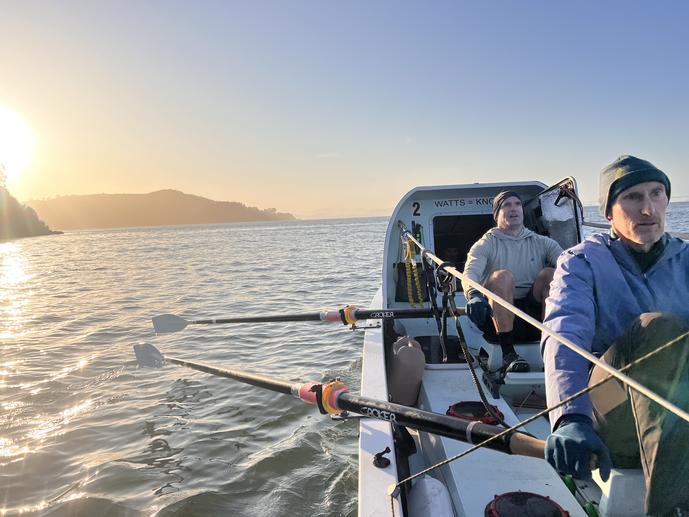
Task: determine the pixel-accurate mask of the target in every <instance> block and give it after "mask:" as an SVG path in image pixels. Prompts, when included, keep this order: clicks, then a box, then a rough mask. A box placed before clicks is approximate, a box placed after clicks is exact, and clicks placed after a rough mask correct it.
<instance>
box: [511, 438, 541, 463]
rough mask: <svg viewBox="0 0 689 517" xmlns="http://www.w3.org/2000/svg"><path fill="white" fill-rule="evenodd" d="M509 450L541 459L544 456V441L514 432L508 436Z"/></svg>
mask: <svg viewBox="0 0 689 517" xmlns="http://www.w3.org/2000/svg"><path fill="white" fill-rule="evenodd" d="M510 451H511V452H512V454H519V455H521V456H531V457H533V458H540V459H543V458H545V442H544V441H543V440H539V439H538V438H534V437H533V436H529V435H528V434H524V433H514V434H513V435H512V437H511V438H510Z"/></svg>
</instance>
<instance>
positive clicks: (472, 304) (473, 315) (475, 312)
mask: <svg viewBox="0 0 689 517" xmlns="http://www.w3.org/2000/svg"><path fill="white" fill-rule="evenodd" d="M465 309H466V313H467V316H469V319H470V320H471V321H473V322H474V323H475V324H476V326H477V327H483V325H484V324H485V323H486V320H487V319H488V317H489V316H490V315H491V313H492V311H491V310H490V305H488V300H486V299H485V298H484V297H483V295H481V294H479V293H477V292H474V293H473V294H472V295H471V297H470V298H469V301H468V302H467V304H466V307H465Z"/></svg>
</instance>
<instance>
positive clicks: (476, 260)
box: [464, 227, 562, 299]
mask: <svg viewBox="0 0 689 517" xmlns="http://www.w3.org/2000/svg"><path fill="white" fill-rule="evenodd" d="M560 253H562V248H561V247H560V245H559V244H558V243H557V242H556V241H554V240H553V239H551V238H550V237H545V236H543V235H539V234H537V233H535V232H532V231H531V230H529V229H528V228H522V231H521V232H520V233H519V235H517V236H516V237H513V236H511V235H508V234H506V233H504V232H503V231H502V230H500V229H499V228H497V227H496V228H491V229H490V230H488V231H487V232H486V233H485V234H483V237H481V238H480V239H479V240H478V241H476V243H475V244H474V245H473V246H472V247H471V249H470V250H469V254H468V255H467V261H466V264H465V266H464V274H465V275H467V276H468V277H469V278H470V279H472V280H474V281H476V282H478V283H480V284H481V285H484V284H485V282H486V280H487V279H488V276H489V275H490V274H491V273H493V272H495V271H497V270H499V269H507V270H509V271H510V272H511V273H512V275H513V276H514V285H515V290H514V291H515V292H514V296H515V298H524V297H525V296H526V295H527V294H528V293H529V289H531V286H532V284H533V281H534V278H535V277H536V275H537V274H538V272H539V271H540V270H541V269H543V268H544V267H555V265H556V263H557V257H558V256H559V255H560ZM469 291H471V288H470V287H469V286H464V295H465V296H466V297H467V299H468V298H469Z"/></svg>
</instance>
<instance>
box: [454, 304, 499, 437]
mask: <svg viewBox="0 0 689 517" xmlns="http://www.w3.org/2000/svg"><path fill="white" fill-rule="evenodd" d="M450 303H451V305H452V312H454V313H455V325H456V327H457V334H458V336H459V333H460V332H461V328H460V326H459V318H458V317H457V306H456V305H455V297H454V296H453V297H452V300H451V301H450ZM459 346H460V348H461V349H462V353H463V354H464V357H465V358H466V360H467V364H468V365H469V371H470V372H471V380H472V381H474V386H475V387H476V391H478V395H479V397H480V398H481V402H482V403H483V407H484V408H486V411H487V412H488V414H489V415H490V416H492V417H493V418H495V420H496V421H497V422H498V423H499V424H500V425H501V426H503V427H509V425H507V422H505V419H504V418H503V417H502V415H501V414H500V413H498V412H497V411H495V409H493V404H491V403H490V402H488V398H487V397H486V392H485V391H484V390H483V386H481V383H480V382H479V380H478V375H476V369H475V368H474V364H473V363H474V356H472V355H471V352H469V348H468V347H467V345H466V343H465V342H464V340H462V339H460V340H459ZM476 362H478V360H476Z"/></svg>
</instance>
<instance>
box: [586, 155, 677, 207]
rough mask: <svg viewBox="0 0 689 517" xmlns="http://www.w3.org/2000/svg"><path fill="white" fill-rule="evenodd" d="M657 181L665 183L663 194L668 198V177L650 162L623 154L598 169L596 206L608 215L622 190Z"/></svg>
mask: <svg viewBox="0 0 689 517" xmlns="http://www.w3.org/2000/svg"><path fill="white" fill-rule="evenodd" d="M646 181H657V182H659V183H662V184H663V185H665V194H666V195H667V199H668V201H669V200H670V179H669V178H668V177H667V176H666V175H665V173H664V172H663V171H661V170H660V169H658V168H657V167H656V166H655V165H653V164H652V163H651V162H648V161H646V160H642V159H641V158H636V157H635V156H629V155H624V156H620V157H619V158H618V159H617V160H615V161H614V162H612V163H611V164H610V165H608V166H607V167H606V168H605V169H603V170H602V171H600V186H599V188H598V206H599V208H600V213H601V214H602V215H603V216H605V217H608V214H609V213H610V207H611V206H612V204H613V203H614V202H615V199H616V198H617V196H619V195H620V193H621V192H622V191H623V190H626V189H628V188H629V187H633V186H634V185H638V184H639V183H644V182H646Z"/></svg>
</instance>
